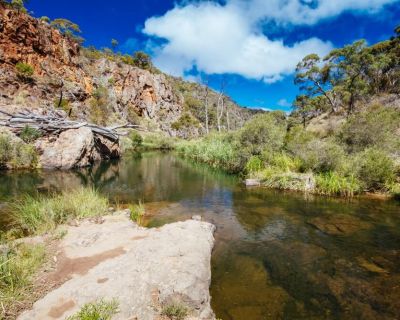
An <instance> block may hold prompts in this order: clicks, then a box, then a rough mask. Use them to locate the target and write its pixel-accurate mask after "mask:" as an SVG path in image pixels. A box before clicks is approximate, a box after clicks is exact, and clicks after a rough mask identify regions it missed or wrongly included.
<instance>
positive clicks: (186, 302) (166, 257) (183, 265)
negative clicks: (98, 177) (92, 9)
mask: <svg viewBox="0 0 400 320" xmlns="http://www.w3.org/2000/svg"><path fill="white" fill-rule="evenodd" d="M214 229H215V227H214V226H213V225H212V224H209V223H206V222H201V221H195V220H189V221H185V222H178V223H174V224H170V225H166V226H164V227H161V228H157V229H146V228H142V227H139V226H137V225H136V224H134V223H133V222H131V221H130V220H129V217H128V216H127V214H126V213H124V212H122V213H119V214H115V215H112V216H106V217H104V218H98V219H95V220H92V221H89V220H88V221H84V222H82V223H81V224H79V225H78V223H77V224H76V225H75V226H72V225H71V226H67V227H63V229H62V233H63V234H65V236H64V238H63V239H62V240H60V241H59V243H58V244H57V249H56V250H55V251H54V252H55V253H54V257H53V260H54V262H55V263H54V266H53V267H52V268H51V270H50V271H47V272H45V273H44V275H43V276H42V278H44V279H45V280H46V281H47V282H53V283H55V284H56V285H55V286H54V287H55V289H52V290H50V291H49V292H48V293H47V294H46V295H44V296H43V298H41V299H40V300H39V301H37V302H36V303H35V304H34V305H33V307H32V309H31V310H28V311H25V312H24V313H23V314H21V315H20V316H19V317H18V319H19V320H24V319H29V320H32V319H41V320H44V319H49V320H53V319H65V318H67V317H68V316H71V315H73V314H75V313H76V312H77V311H79V310H80V308H81V307H82V306H84V305H85V304H87V303H91V302H96V301H99V300H101V299H108V300H110V299H115V300H116V301H117V302H118V305H119V308H118V310H119V311H118V314H117V315H116V316H115V317H114V318H113V319H125V320H126V319H141V320H142V319H143V320H147V319H149V320H150V319H164V318H163V316H162V314H163V310H165V308H168V306H171V305H174V306H181V307H182V308H184V309H185V310H187V317H186V319H214V314H213V312H212V310H211V307H210V295H209V285H210V281H211V270H210V258H211V251H212V248H213V245H214V237H213V233H214ZM165 319H168V318H165Z"/></svg>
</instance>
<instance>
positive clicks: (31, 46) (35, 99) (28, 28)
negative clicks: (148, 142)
mask: <svg viewBox="0 0 400 320" xmlns="http://www.w3.org/2000/svg"><path fill="white" fill-rule="evenodd" d="M85 52H88V50H87V49H84V48H81V46H80V45H79V43H78V42H77V41H75V40H74V39H73V38H71V37H69V36H66V35H63V34H62V33H61V32H60V31H59V30H57V29H56V28H54V27H52V26H51V25H50V24H49V23H48V22H45V21H42V20H40V19H36V18H33V17H31V16H29V15H28V14H25V13H23V12H18V11H16V10H12V9H10V8H8V7H6V6H4V5H2V4H0V88H1V95H0V105H2V106H3V108H5V107H6V106H8V111H16V110H19V109H29V110H30V111H36V112H39V113H43V112H46V110H50V109H57V108H58V109H63V110H61V111H62V112H65V115H66V116H69V117H71V118H74V119H81V120H89V121H92V122H96V123H100V124H103V125H112V124H118V123H123V122H126V121H127V120H128V121H129V122H131V123H138V124H141V125H143V126H145V127H146V128H148V129H151V130H161V131H163V132H166V133H168V134H169V135H171V136H181V137H189V136H197V135H199V134H201V133H204V125H203V122H202V119H199V118H201V117H199V116H198V115H196V114H195V115H193V114H192V111H191V110H187V108H186V107H185V98H187V95H186V96H185V95H183V94H182V92H180V91H179V90H177V89H176V81H172V78H170V77H168V76H166V75H164V74H162V73H161V72H154V71H153V72H150V71H147V70H143V69H140V68H137V67H134V66H132V65H129V64H127V63H124V62H123V60H122V59H118V58H115V57H111V56H109V57H107V56H106V55H103V56H102V57H93V56H90V55H88V54H85ZM18 63H24V64H27V65H29V66H31V67H32V69H33V70H32V71H33V73H32V74H29V75H28V76H27V75H24V74H21V71H20V70H18V68H17V67H16V66H17V64H18ZM183 83H184V82H183ZM195 96H196V94H195ZM214 96H215V93H214ZM214 107H215V106H213V105H211V106H210V108H214ZM10 109H11V110H10ZM235 110H236V111H237V110H239V111H242V110H243V116H242V113H240V112H239V114H238V112H236V113H235V117H234V118H235V119H236V120H235V123H237V125H240V124H241V123H242V122H243V121H245V119H246V118H247V117H248V115H249V114H250V113H249V112H248V111H247V110H246V109H240V108H238V107H237V106H235ZM188 112H189V113H191V116H193V118H194V119H195V121H193V123H189V124H188V123H185V121H183V120H185V119H187V113H188ZM183 116H186V118H185V117H183ZM182 117H183V118H182ZM238 118H239V119H241V118H242V120H240V121H237V119H238Z"/></svg>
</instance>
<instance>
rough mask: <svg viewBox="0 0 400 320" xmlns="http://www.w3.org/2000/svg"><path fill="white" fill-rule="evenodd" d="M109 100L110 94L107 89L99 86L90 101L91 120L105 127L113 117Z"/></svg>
mask: <svg viewBox="0 0 400 320" xmlns="http://www.w3.org/2000/svg"><path fill="white" fill-rule="evenodd" d="M109 100H110V97H109V92H108V89H107V88H106V87H103V86H99V87H98V88H97V89H96V90H95V91H94V92H93V97H92V99H91V100H90V118H91V120H92V121H93V122H94V123H96V124H98V125H103V126H104V125H106V124H107V122H108V120H109V118H110V115H111V111H110V109H109V103H110V101H109Z"/></svg>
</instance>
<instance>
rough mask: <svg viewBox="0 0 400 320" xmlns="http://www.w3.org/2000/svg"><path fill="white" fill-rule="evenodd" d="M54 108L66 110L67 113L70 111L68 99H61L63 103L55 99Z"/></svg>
mask: <svg viewBox="0 0 400 320" xmlns="http://www.w3.org/2000/svg"><path fill="white" fill-rule="evenodd" d="M54 107H55V108H60V109H62V110H64V111H65V112H67V113H68V112H69V110H70V106H69V101H68V100H67V99H61V101H60V99H59V98H55V99H54Z"/></svg>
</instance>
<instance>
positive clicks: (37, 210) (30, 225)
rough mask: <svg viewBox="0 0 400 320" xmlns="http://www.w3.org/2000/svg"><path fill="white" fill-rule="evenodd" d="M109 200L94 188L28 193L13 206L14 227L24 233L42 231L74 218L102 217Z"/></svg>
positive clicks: (49, 229) (39, 232)
mask: <svg viewBox="0 0 400 320" xmlns="http://www.w3.org/2000/svg"><path fill="white" fill-rule="evenodd" d="M108 204H109V203H108V199H107V198H105V197H103V196H101V195H100V194H99V193H98V192H97V191H96V190H94V189H91V188H79V189H77V190H72V191H66V192H63V193H61V194H57V195H53V196H50V197H46V196H38V197H30V196H26V197H25V198H23V199H22V200H20V201H18V202H17V203H15V204H14V206H13V219H14V221H15V227H16V228H20V229H22V230H23V232H24V233H25V234H29V235H32V234H43V233H45V232H48V231H52V230H54V229H55V228H56V227H57V226H58V225H60V224H63V223H66V222H68V221H69V220H71V219H82V218H88V217H95V216H101V215H103V214H104V213H105V212H107V209H108Z"/></svg>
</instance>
